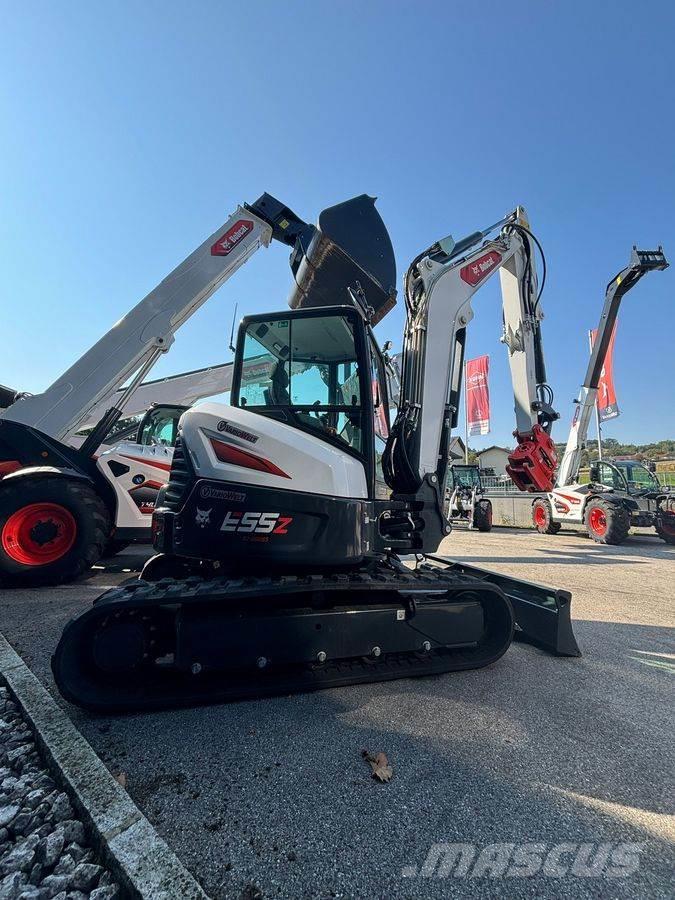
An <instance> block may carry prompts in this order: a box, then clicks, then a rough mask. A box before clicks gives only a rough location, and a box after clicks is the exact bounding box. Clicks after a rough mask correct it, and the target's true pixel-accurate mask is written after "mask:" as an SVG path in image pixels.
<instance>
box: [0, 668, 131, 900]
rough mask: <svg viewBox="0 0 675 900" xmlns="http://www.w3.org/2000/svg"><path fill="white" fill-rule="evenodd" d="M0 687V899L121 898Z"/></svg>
mask: <svg viewBox="0 0 675 900" xmlns="http://www.w3.org/2000/svg"><path fill="white" fill-rule="evenodd" d="M121 897H122V891H121V890H120V888H119V886H118V885H117V884H116V883H115V881H114V879H113V877H112V875H111V874H110V872H108V871H107V870H106V869H105V868H104V867H103V866H101V865H99V863H98V861H97V859H96V854H95V853H94V851H93V849H91V847H89V846H88V844H87V837H86V834H85V830H84V826H83V824H82V822H80V821H79V820H78V819H77V818H76V816H75V813H74V811H73V808H72V806H71V804H70V800H69V799H68V795H67V794H64V793H63V792H62V791H60V790H59V789H58V787H57V785H56V783H55V782H54V781H53V779H52V778H51V777H50V775H49V772H48V771H47V769H46V768H45V766H44V764H43V762H42V759H41V758H40V755H39V753H38V750H37V747H36V746H35V742H34V740H33V735H32V732H31V730H30V728H29V727H28V725H27V724H26V722H25V721H24V719H23V717H22V715H21V713H20V711H19V708H18V706H17V704H16V703H15V702H14V701H13V700H12V699H11V695H10V693H9V691H8V690H7V688H6V687H4V686H2V684H0V900H50V898H56V900H86V898H91V900H120V898H121Z"/></svg>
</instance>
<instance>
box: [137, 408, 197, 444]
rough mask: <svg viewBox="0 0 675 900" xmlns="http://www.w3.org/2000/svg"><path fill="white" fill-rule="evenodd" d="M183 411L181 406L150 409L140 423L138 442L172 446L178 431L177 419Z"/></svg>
mask: <svg viewBox="0 0 675 900" xmlns="http://www.w3.org/2000/svg"><path fill="white" fill-rule="evenodd" d="M184 411H185V410H184V408H183V407H173V406H172V407H167V406H160V407H157V409H151V410H150V411H149V412H148V413H147V414H146V416H145V418H144V419H143V421H142V423H141V427H140V430H139V436H138V443H139V444H142V445H144V446H157V445H160V446H162V447H173V446H174V444H175V443H176V435H177V433H178V420H179V419H180V417H181V415H182V414H183V412H184Z"/></svg>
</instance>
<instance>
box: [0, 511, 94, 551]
mask: <svg viewBox="0 0 675 900" xmlns="http://www.w3.org/2000/svg"><path fill="white" fill-rule="evenodd" d="M76 536H77V523H76V522H75V519H74V518H73V515H72V514H71V513H70V512H69V511H68V510H67V509H66V508H65V507H64V506H60V505H59V504H58V503H29V504H28V506H22V507H21V509H17V511H16V512H13V513H12V515H11V516H10V517H9V518H8V519H7V521H6V522H5V525H4V528H3V529H2V535H0V543H2V549H3V550H4V551H5V553H6V554H7V556H9V557H10V559H13V560H14V561H15V562H18V563H21V564H22V565H24V566H44V565H47V563H51V562H55V561H56V560H57V559H60V558H61V557H62V556H65V554H66V553H67V552H68V551H69V550H70V548H71V547H72V546H73V544H74V543H75V538H76Z"/></svg>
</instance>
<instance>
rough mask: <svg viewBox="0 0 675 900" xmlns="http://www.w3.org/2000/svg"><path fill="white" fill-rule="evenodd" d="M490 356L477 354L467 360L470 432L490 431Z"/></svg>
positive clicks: (481, 432) (467, 400)
mask: <svg viewBox="0 0 675 900" xmlns="http://www.w3.org/2000/svg"><path fill="white" fill-rule="evenodd" d="M489 371H490V357H489V356H477V357H476V359H469V360H467V362H466V418H467V424H468V431H469V434H488V432H489V431H490V390H489V388H488V372H489Z"/></svg>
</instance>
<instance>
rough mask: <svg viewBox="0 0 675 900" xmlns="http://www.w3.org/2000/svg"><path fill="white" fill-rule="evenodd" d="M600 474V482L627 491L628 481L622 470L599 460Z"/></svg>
mask: <svg viewBox="0 0 675 900" xmlns="http://www.w3.org/2000/svg"><path fill="white" fill-rule="evenodd" d="M598 475H599V479H598V480H599V481H600V484H604V486H605V487H608V488H612V490H615V491H625V490H626V481H625V479H624V477H623V475H622V474H621V472H620V471H619V470H618V469H617V468H615V467H614V466H612V465H610V464H609V463H606V462H598Z"/></svg>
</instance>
